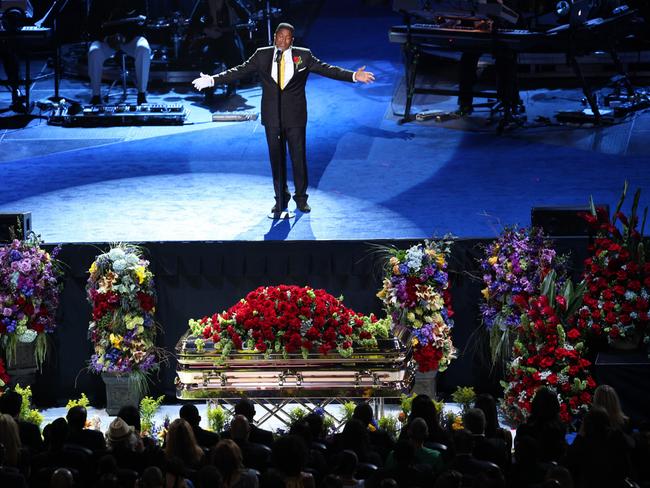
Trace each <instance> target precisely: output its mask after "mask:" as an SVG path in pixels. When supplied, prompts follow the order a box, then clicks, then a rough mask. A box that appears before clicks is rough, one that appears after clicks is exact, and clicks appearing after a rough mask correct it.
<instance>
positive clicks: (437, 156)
mask: <svg viewBox="0 0 650 488" xmlns="http://www.w3.org/2000/svg"><path fill="white" fill-rule="evenodd" d="M337 4H338V2H335V1H333V0H331V1H326V2H324V5H323V8H322V10H321V14H320V16H319V17H318V18H317V19H315V21H314V23H313V24H312V25H311V28H310V30H309V31H308V33H307V35H306V38H305V39H303V40H302V42H303V43H304V44H305V45H308V46H309V47H310V48H311V49H312V51H313V52H314V53H315V55H317V56H319V57H320V58H322V59H324V60H326V61H328V62H332V63H335V64H339V65H341V66H344V67H346V68H351V69H354V68H356V67H358V66H361V65H367V68H368V70H370V71H373V72H374V73H375V75H376V77H377V82H376V83H375V84H373V85H368V86H356V85H353V84H351V83H342V82H336V81H333V80H328V79H325V78H321V77H318V76H312V77H311V78H310V81H309V83H308V90H307V97H308V103H309V118H310V121H309V124H308V127H307V153H308V154H307V156H308V165H309V171H310V174H309V177H310V192H309V193H310V199H309V203H310V205H311V206H312V208H313V211H312V212H311V213H310V214H301V213H300V212H298V213H297V216H296V218H295V219H294V220H290V221H283V222H274V221H272V220H270V219H268V218H267V214H268V212H269V211H270V209H271V206H272V205H273V188H272V180H271V174H270V173H271V172H270V167H269V163H268V155H267V148H266V142H265V137H264V128H263V126H262V125H261V124H260V121H259V120H257V121H250V122H230V123H223V122H220V123H213V122H211V115H212V113H214V112H222V111H228V110H237V111H244V112H257V111H259V105H260V97H261V92H260V89H259V88H257V87H254V86H253V87H246V88H244V89H241V90H239V91H238V94H237V96H236V97H234V98H232V99H230V100H221V101H217V102H216V103H214V104H213V105H212V106H205V105H203V97H202V96H201V95H200V94H197V93H195V92H193V91H192V90H191V88H190V87H189V86H174V87H152V90H151V93H150V96H149V100H150V102H154V103H155V102H162V103H176V102H181V103H183V104H184V105H185V106H186V107H187V108H188V109H189V110H190V115H189V118H188V124H187V125H185V126H182V127H116V128H62V127H53V126H49V125H47V124H46V121H45V120H44V119H42V118H38V117H37V118H25V117H13V116H11V114H10V113H7V112H5V113H4V114H3V117H2V118H1V119H0V127H2V128H1V129H0V182H1V183H0V212H4V213H13V212H22V211H29V212H31V213H32V216H33V229H34V230H35V231H36V232H37V233H38V234H40V235H41V236H42V238H43V239H44V240H45V241H46V242H48V243H55V242H114V241H138V242H142V241H222V240H251V241H261V240H356V239H397V238H418V239H419V238H426V237H431V236H433V235H443V234H445V233H452V234H454V235H456V236H461V237H475V236H481V237H489V236H494V235H496V234H497V233H498V232H499V231H500V229H501V226H502V225H506V224H515V223H516V224H520V225H528V224H529V223H530V211H531V208H532V207H535V206H559V205H572V206H573V205H586V204H587V203H588V201H589V197H590V196H593V197H594V200H595V201H597V202H599V203H609V204H610V207H615V204H616V202H617V200H618V197H619V195H620V191H621V188H622V186H623V182H624V181H625V180H628V181H629V182H630V184H631V186H632V187H641V188H645V189H650V165H649V164H648V162H649V161H650V146H648V144H647V140H648V137H649V136H650V113H638V114H636V115H634V116H633V117H631V118H630V119H629V120H628V121H626V122H624V123H622V124H619V125H615V126H606V127H595V128H594V127H577V126H575V127H567V126H559V125H557V124H555V123H551V124H548V123H546V120H549V119H550V120H551V121H552V116H553V114H554V112H555V111H556V110H558V109H567V110H574V109H578V108H581V104H580V99H581V97H582V95H581V92H580V90H579V89H577V88H563V89H550V88H545V89H529V90H525V91H523V92H522V98H523V99H524V102H525V103H526V108H527V112H528V121H529V122H530V125H529V126H528V127H527V128H523V129H518V130H514V131H512V132H508V133H506V134H504V135H502V136H498V135H496V133H495V126H494V125H490V124H487V122H486V117H487V115H486V114H485V113H484V112H477V113H475V114H474V115H473V116H471V117H469V118H467V119H464V120H460V121H458V120H455V121H450V122H445V123H440V124H438V123H435V122H432V121H429V122H413V123H409V124H405V125H399V124H398V120H399V115H398V114H399V113H400V111H401V110H403V101H404V85H403V66H402V62H401V56H400V49H399V46H397V45H394V44H390V43H389V42H388V34H387V32H388V29H389V28H390V26H391V25H393V24H398V23H400V22H401V19H400V17H399V16H397V15H395V14H393V13H392V12H391V11H390V10H389V9H387V8H379V7H364V6H363V5H362V2H361V1H360V0H359V1H358V2H352V4H351V6H350V9H349V10H348V12H347V13H345V14H344V13H341V12H340V9H337ZM360 22H363V25H364V28H363V29H361V30H360V29H358V25H360ZM333 30H336V31H338V32H347V33H349V36H346V37H345V42H344V44H345V47H346V49H345V50H343V51H342V50H341V49H340V45H341V42H342V41H341V39H340V38H338V40H337V45H333V44H332V42H331V41H332V37H331V35H330V33H331V32H332V31H333ZM449 69H450V68H449V66H441V68H440V73H441V74H442V72H443V70H447V71H449ZM32 93H33V95H34V98H36V99H44V98H46V97H48V96H49V95H51V94H52V86H51V81H43V82H39V83H37V84H36V86H35V87H34V90H33V92H32ZM130 94H131V98H132V99H134V98H135V91H134V89H131V93H130ZM62 96H64V97H68V98H71V99H78V100H82V101H87V100H88V99H89V96H90V94H89V89H88V84H87V82H85V81H83V80H70V79H65V80H64V84H63V88H62ZM8 100H9V94H8V93H6V92H2V93H1V94H0V107H3V106H7V105H8ZM454 108H455V98H452V97H433V96H429V97H418V98H417V99H416V108H415V110H414V112H417V111H420V110H431V109H438V110H453V109H454ZM35 114H37V112H35ZM647 201H648V193H647V192H645V193H644V195H643V196H642V201H641V205H642V206H644V205H646V204H647Z"/></svg>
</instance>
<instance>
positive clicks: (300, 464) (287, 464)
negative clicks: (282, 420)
mask: <svg viewBox="0 0 650 488" xmlns="http://www.w3.org/2000/svg"><path fill="white" fill-rule="evenodd" d="M271 460H272V462H273V464H274V465H275V467H276V468H277V469H278V470H279V471H281V472H282V473H284V474H285V475H286V476H298V475H299V474H300V472H301V471H302V470H303V468H304V467H305V464H306V462H307V447H306V446H305V443H304V442H303V440H302V439H301V438H300V437H298V436H295V435H287V436H284V437H280V438H279V439H278V440H276V441H275V442H274V443H273V447H272V456H271Z"/></svg>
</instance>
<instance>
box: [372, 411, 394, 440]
mask: <svg viewBox="0 0 650 488" xmlns="http://www.w3.org/2000/svg"><path fill="white" fill-rule="evenodd" d="M377 424H378V425H379V428H380V429H382V430H384V431H386V432H387V433H388V435H390V436H391V437H392V438H393V439H397V436H398V435H399V422H398V419H397V417H393V416H392V415H387V416H385V417H381V418H380V419H379V422H378V423H377Z"/></svg>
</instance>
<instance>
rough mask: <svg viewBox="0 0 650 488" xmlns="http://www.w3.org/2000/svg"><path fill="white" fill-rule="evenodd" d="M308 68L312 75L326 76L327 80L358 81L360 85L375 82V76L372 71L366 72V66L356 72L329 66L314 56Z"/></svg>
mask: <svg viewBox="0 0 650 488" xmlns="http://www.w3.org/2000/svg"><path fill="white" fill-rule="evenodd" d="M308 67H309V71H311V72H312V73H317V74H319V75H322V76H326V77H327V78H333V79H335V80H341V81H358V82H360V83H372V82H373V81H375V75H374V74H373V73H371V72H370V71H366V67H365V66H362V67H361V68H359V69H358V70H356V71H351V70H348V69H344V68H341V67H339V66H333V65H331V64H327V63H325V62H323V61H321V60H320V59H318V58H317V57H316V56H314V55H311V59H310V60H309V65H308Z"/></svg>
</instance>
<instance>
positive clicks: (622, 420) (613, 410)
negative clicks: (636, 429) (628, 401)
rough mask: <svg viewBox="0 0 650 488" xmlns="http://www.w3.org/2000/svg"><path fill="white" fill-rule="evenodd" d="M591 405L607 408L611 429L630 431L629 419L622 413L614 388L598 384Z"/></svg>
mask: <svg viewBox="0 0 650 488" xmlns="http://www.w3.org/2000/svg"><path fill="white" fill-rule="evenodd" d="M591 403H592V405H594V406H596V407H602V408H604V409H605V410H607V414H608V415H609V422H610V424H611V428H612V429H616V430H620V431H621V432H625V433H626V434H628V433H630V432H631V428H630V419H629V418H628V416H627V415H625V414H624V413H623V410H622V409H621V402H620V400H619V399H618V394H617V393H616V390H615V389H614V388H612V387H611V386H609V385H600V386H598V388H596V391H594V398H593V400H592V402H591Z"/></svg>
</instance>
